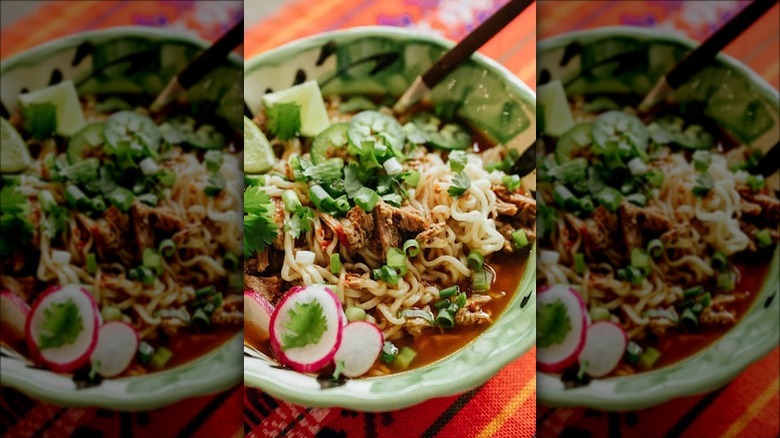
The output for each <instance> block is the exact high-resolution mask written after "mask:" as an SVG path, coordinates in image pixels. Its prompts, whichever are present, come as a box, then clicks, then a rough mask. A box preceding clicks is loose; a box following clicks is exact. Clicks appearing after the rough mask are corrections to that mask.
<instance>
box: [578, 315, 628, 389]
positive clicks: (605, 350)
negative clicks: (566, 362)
mask: <svg viewBox="0 0 780 438" xmlns="http://www.w3.org/2000/svg"><path fill="white" fill-rule="evenodd" d="M626 345H628V336H627V335H626V332H625V330H623V328H622V327H620V326H619V325H617V324H615V323H614V322H609V321H600V322H597V323H595V324H593V325H592V326H590V327H588V334H587V339H586V341H585V346H584V347H583V349H582V351H581V352H580V357H579V361H580V366H581V367H584V369H585V373H587V374H588V375H589V376H591V377H603V376H606V375H607V374H609V373H611V372H612V370H614V369H615V367H617V365H618V363H620V359H621V358H622V357H623V353H625V351H626Z"/></svg>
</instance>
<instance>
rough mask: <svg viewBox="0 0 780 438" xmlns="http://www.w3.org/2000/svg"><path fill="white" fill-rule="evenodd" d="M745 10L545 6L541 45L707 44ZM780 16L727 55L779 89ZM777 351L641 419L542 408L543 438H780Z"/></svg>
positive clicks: (770, 16)
mask: <svg viewBox="0 0 780 438" xmlns="http://www.w3.org/2000/svg"><path fill="white" fill-rule="evenodd" d="M746 4H747V3H746V2H736V1H718V2H696V1H689V2H685V3H683V2H679V1H647V2H640V1H631V2H604V1H601V2H560V1H559V2H540V3H539V8H538V11H537V13H538V16H539V18H540V20H539V32H538V38H539V39H543V38H547V37H550V36H553V35H557V34H560V33H563V32H567V31H572V30H584V29H590V28H594V27H601V26H612V25H632V26H643V27H654V28H656V29H659V30H664V31H673V32H677V33H680V34H683V35H687V36H688V37H690V38H693V39H695V40H698V41H701V40H703V39H705V38H706V37H707V36H709V35H710V34H712V32H713V31H714V30H715V29H717V28H718V27H720V26H721V25H722V23H724V22H725V21H727V20H728V19H729V18H730V17H732V16H734V14H735V13H736V12H738V11H739V10H741V8H743V7H744V6H745V5H746ZM778 11H780V8H778V6H775V7H774V8H773V9H771V10H770V11H769V13H767V14H766V15H765V16H764V17H763V18H761V19H760V20H759V21H758V22H757V23H755V24H754V25H753V26H752V27H751V28H750V29H748V30H747V31H746V32H745V33H744V34H742V35H740V37H739V38H738V39H737V40H735V41H734V42H733V43H732V44H731V45H729V46H728V47H727V48H726V52H727V53H728V54H729V55H731V56H733V57H735V58H737V59H739V60H741V61H742V62H744V63H746V64H747V65H748V66H750V67H751V68H752V69H754V70H755V71H756V72H757V73H758V74H759V75H761V76H763V77H764V78H765V79H766V80H767V81H768V82H769V83H770V84H771V85H772V86H774V87H775V88H778V85H780V84H779V83H780V59H778V53H780V34H779V33H778V31H777V23H778V22H780V17H779V15H780V13H779V12H778ZM778 357H779V356H778V348H775V349H774V350H773V351H772V352H771V353H770V354H769V355H767V356H766V357H764V358H763V359H762V360H760V361H758V362H756V363H755V364H753V365H752V366H750V367H749V368H747V370H745V371H744V372H743V373H742V374H740V375H739V376H738V377H737V378H736V379H734V380H733V381H732V382H731V383H729V384H727V385H726V386H725V387H723V388H721V389H719V390H717V391H714V392H711V393H709V394H705V395H700V396H696V397H686V398H681V399H676V400H673V401H670V402H668V403H665V404H662V405H659V406H657V407H654V408H651V409H646V410H643V411H637V412H626V413H602V412H598V411H593V410H587V409H581V408H580V409H551V408H547V407H544V406H539V407H538V421H537V433H538V436H539V437H557V436H563V437H570V436H610V437H620V436H642V437H660V436H672V437H676V436H683V437H716V436H724V437H733V436H744V437H776V436H778V433H779V432H780V426H779V425H778V412H780V398H778V383H779V382H780V360H779V359H778Z"/></svg>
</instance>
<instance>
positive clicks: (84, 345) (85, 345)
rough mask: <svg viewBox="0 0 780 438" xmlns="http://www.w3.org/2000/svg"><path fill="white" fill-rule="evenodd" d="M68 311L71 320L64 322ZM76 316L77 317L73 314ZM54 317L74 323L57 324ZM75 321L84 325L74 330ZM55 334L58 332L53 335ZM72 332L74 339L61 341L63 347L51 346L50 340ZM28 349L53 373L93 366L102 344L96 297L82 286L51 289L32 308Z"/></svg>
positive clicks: (27, 335) (68, 338)
mask: <svg viewBox="0 0 780 438" xmlns="http://www.w3.org/2000/svg"><path fill="white" fill-rule="evenodd" d="M66 309H67V313H68V314H69V316H68V317H66V318H62V313H63V312H64V311H65V310H66ZM73 312H75V316H74V314H73ZM50 315H57V316H59V318H58V319H60V320H63V321H70V323H67V324H56V323H54V322H56V321H54V322H53V321H52V319H51V317H50ZM74 321H76V323H77V324H78V323H80V326H81V327H80V328H79V329H74V328H73V327H74V325H73V323H74ZM53 331H56V332H55V333H53ZM69 331H72V332H73V333H72V336H66V337H64V338H61V339H59V340H58V341H59V342H62V345H57V346H47V345H45V343H46V342H47V340H51V339H52V338H56V337H57V336H58V335H62V334H63V333H65V332H69ZM25 336H26V338H27V347H28V349H29V350H30V354H31V355H32V356H33V358H34V359H35V360H36V361H37V362H39V363H42V364H44V365H46V366H47V367H48V368H50V369H51V370H53V371H60V372H70V371H74V370H76V369H77V368H79V367H81V366H82V365H84V364H86V363H87V362H89V356H90V355H91V354H92V351H93V350H94V349H95V345H96V344H97V340H98V311H97V305H96V304H95V299H94V298H93V297H92V294H90V293H89V292H87V290H86V289H84V288H83V287H81V286H79V285H68V286H62V287H54V288H50V289H49V290H48V291H46V292H44V293H42V294H41V295H40V296H39V297H38V299H37V300H35V302H34V303H33V305H32V309H31V310H30V314H29V317H28V318H27V323H26V325H25Z"/></svg>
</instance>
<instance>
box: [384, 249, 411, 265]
mask: <svg viewBox="0 0 780 438" xmlns="http://www.w3.org/2000/svg"><path fill="white" fill-rule="evenodd" d="M387 266H390V267H392V268H403V267H406V254H405V253H404V252H403V251H402V250H400V249H398V248H390V249H388V250H387Z"/></svg>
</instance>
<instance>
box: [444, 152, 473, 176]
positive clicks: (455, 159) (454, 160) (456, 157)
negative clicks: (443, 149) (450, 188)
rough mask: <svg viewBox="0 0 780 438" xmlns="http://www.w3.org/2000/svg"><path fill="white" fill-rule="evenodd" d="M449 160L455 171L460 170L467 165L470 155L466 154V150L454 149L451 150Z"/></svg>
mask: <svg viewBox="0 0 780 438" xmlns="http://www.w3.org/2000/svg"><path fill="white" fill-rule="evenodd" d="M448 161H449V163H450V169H452V171H453V172H460V171H461V170H463V169H464V168H465V167H466V163H468V156H467V155H466V151H452V152H450V156H449V158H448Z"/></svg>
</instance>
